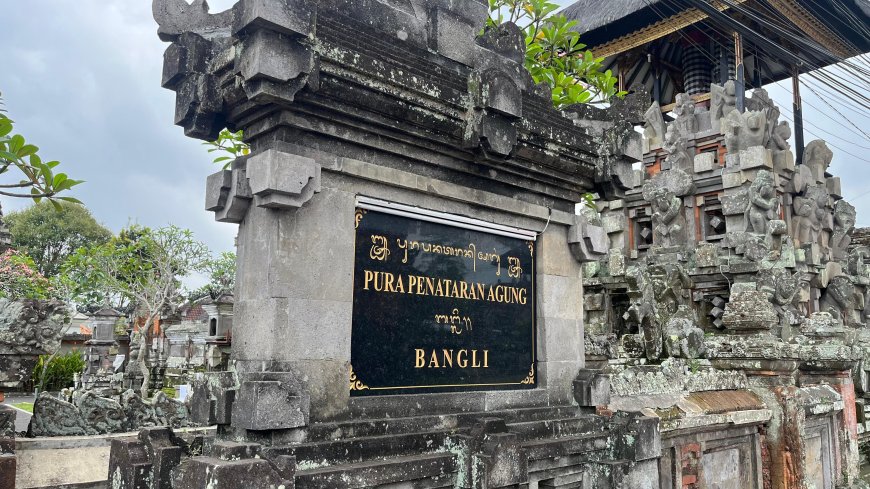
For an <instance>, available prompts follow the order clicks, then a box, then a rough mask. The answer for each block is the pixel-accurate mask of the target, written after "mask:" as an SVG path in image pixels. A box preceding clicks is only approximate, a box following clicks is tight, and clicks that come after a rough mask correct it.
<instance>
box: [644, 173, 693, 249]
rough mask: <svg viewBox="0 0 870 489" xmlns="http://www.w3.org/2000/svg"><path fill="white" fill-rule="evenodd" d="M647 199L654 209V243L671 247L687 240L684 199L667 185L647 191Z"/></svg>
mask: <svg viewBox="0 0 870 489" xmlns="http://www.w3.org/2000/svg"><path fill="white" fill-rule="evenodd" d="M644 194H645V196H646V195H647V194H648V196H649V198H648V199H647V201H648V202H649V203H650V204H652V209H653V216H652V220H653V244H654V245H656V246H661V247H665V248H667V247H670V246H675V245H678V244H683V243H684V242H685V227H686V224H685V216H683V215H682V210H683V201H682V199H680V198H679V197H677V196H676V195H674V193H673V192H672V191H671V190H669V189H667V188H665V187H654V188H652V189H650V190H649V192H647V189H644Z"/></svg>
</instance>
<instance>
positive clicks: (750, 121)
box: [722, 110, 767, 154]
mask: <svg viewBox="0 0 870 489" xmlns="http://www.w3.org/2000/svg"><path fill="white" fill-rule="evenodd" d="M722 127H723V130H724V131H723V132H724V133H725V146H727V147H728V152H729V153H731V154H737V153H738V152H739V151H742V150H745V149H749V148H751V147H754V146H763V144H764V142H765V138H766V137H767V117H766V115H765V114H764V113H763V112H744V113H742V114H741V113H740V112H739V111H736V110H734V111H731V112H730V113H729V114H728V115H727V116H726V117H725V121H724V122H723V126H722Z"/></svg>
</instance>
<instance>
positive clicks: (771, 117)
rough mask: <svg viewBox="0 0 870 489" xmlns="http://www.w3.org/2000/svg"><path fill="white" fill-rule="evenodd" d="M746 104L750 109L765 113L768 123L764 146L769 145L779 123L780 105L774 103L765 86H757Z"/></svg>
mask: <svg viewBox="0 0 870 489" xmlns="http://www.w3.org/2000/svg"><path fill="white" fill-rule="evenodd" d="M746 105H747V107H748V108H749V110H751V111H754V112H761V113H762V114H764V118H765V120H766V121H767V124H766V126H765V127H766V129H765V132H764V140H763V141H762V144H763V145H764V146H769V145H770V139H771V137H772V136H773V131H774V129H775V128H776V126H777V124H778V123H779V107H777V106H776V104H774V103H773V100H771V98H770V95H768V94H767V90H765V89H763V88H756V89H755V90H754V91H753V92H752V97H751V98H749V99H748V100H747V103H746Z"/></svg>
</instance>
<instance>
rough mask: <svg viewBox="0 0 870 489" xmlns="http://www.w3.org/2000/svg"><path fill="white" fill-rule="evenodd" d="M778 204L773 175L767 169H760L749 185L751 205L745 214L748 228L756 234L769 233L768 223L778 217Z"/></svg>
mask: <svg viewBox="0 0 870 489" xmlns="http://www.w3.org/2000/svg"><path fill="white" fill-rule="evenodd" d="M778 205H779V201H778V200H777V198H776V189H775V188H774V186H773V175H772V174H771V173H770V172H769V171H767V170H761V171H759V172H758V174H757V175H756V176H755V181H754V182H752V186H750V187H749V205H748V206H747V208H746V213H745V215H744V222H745V224H746V230H747V231H748V232H750V233H756V234H765V233H767V223H768V222H770V221H771V220H772V219H776V217H777V216H776V209H777V207H778Z"/></svg>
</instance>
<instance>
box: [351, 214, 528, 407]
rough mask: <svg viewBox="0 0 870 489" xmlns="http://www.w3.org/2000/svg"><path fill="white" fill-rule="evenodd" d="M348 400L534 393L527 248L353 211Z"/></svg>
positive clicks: (457, 230)
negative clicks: (480, 392) (435, 394)
mask: <svg viewBox="0 0 870 489" xmlns="http://www.w3.org/2000/svg"><path fill="white" fill-rule="evenodd" d="M356 228H357V231H356V256H355V260H356V262H355V270H354V303H353V332H352V335H351V363H352V367H351V371H350V373H349V374H350V384H349V385H350V391H351V395H354V396H365V395H384V394H400V393H406V394H410V393H415V392H444V391H457V390H486V389H529V388H534V387H535V384H536V383H535V374H534V372H535V321H534V319H535V309H534V297H535V292H534V243H533V242H528V241H524V240H521V239H516V238H509V237H504V236H499V235H495V234H490V233H486V232H481V231H474V230H469V229H464V228H458V227H452V226H448V225H444V224H438V223H433V222H429V221H425V220H418V219H412V218H408V217H402V216H397V215H392V214H386V213H382V212H377V211H372V210H362V209H357V212H356Z"/></svg>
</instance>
